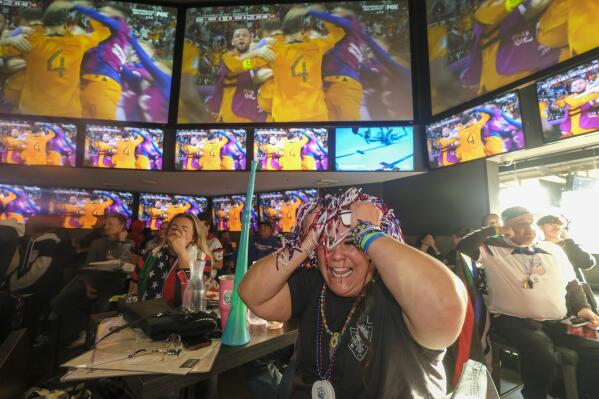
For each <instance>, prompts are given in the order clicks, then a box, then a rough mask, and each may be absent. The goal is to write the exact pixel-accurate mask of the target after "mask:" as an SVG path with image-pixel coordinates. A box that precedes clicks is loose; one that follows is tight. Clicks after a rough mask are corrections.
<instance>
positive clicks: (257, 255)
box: [248, 221, 281, 266]
mask: <svg viewBox="0 0 599 399" xmlns="http://www.w3.org/2000/svg"><path fill="white" fill-rule="evenodd" d="M273 233H274V229H273V228H272V224H271V223H270V222H269V221H262V222H260V224H259V225H258V235H254V236H252V238H251V239H250V244H249V246H248V247H249V250H248V265H249V266H251V265H252V264H253V263H254V262H256V261H257V260H258V259H262V258H264V257H265V256H266V255H270V254H272V253H273V252H275V251H276V250H277V249H279V248H280V247H281V240H280V239H279V238H278V237H276V236H274V235H273Z"/></svg>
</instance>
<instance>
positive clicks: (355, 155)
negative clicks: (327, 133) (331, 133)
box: [335, 126, 414, 172]
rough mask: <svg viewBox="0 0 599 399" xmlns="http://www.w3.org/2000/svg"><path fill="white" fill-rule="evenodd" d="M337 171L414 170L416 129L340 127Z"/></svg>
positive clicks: (337, 147) (336, 147) (336, 132)
mask: <svg viewBox="0 0 599 399" xmlns="http://www.w3.org/2000/svg"><path fill="white" fill-rule="evenodd" d="M335 170H339V171H342V170H343V171H372V172H374V171H408V170H414V128H413V127H412V126H384V127H338V128H337V129H336V130H335Z"/></svg>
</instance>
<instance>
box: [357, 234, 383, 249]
mask: <svg viewBox="0 0 599 399" xmlns="http://www.w3.org/2000/svg"><path fill="white" fill-rule="evenodd" d="M382 237H385V233H376V234H375V235H374V236H373V237H370V238H369V239H368V240H367V241H366V244H365V245H364V248H362V250H363V251H364V252H368V248H370V245H372V243H373V242H375V241H376V240H378V239H379V238H382Z"/></svg>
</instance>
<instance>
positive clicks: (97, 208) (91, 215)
mask: <svg viewBox="0 0 599 399" xmlns="http://www.w3.org/2000/svg"><path fill="white" fill-rule="evenodd" d="M113 203H114V201H113V200H112V198H110V197H108V198H106V199H105V200H104V199H102V198H101V197H98V198H97V199H96V200H85V201H84V203H83V215H82V216H81V217H79V223H80V224H81V227H82V228H84V229H90V228H92V227H94V226H95V225H96V223H97V221H98V217H99V216H104V214H105V213H106V208H108V207H109V206H110V205H112V204H113Z"/></svg>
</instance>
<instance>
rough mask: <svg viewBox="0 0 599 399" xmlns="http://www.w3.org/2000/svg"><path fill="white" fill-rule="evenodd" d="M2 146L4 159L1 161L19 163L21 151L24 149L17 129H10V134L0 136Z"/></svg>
mask: <svg viewBox="0 0 599 399" xmlns="http://www.w3.org/2000/svg"><path fill="white" fill-rule="evenodd" d="M2 146H3V147H4V150H3V152H4V154H5V159H3V160H2V162H6V163H8V164H19V163H21V159H22V158H21V151H23V149H25V146H24V145H23V140H22V139H21V137H20V135H19V130H18V129H10V135H9V136H5V137H2Z"/></svg>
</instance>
